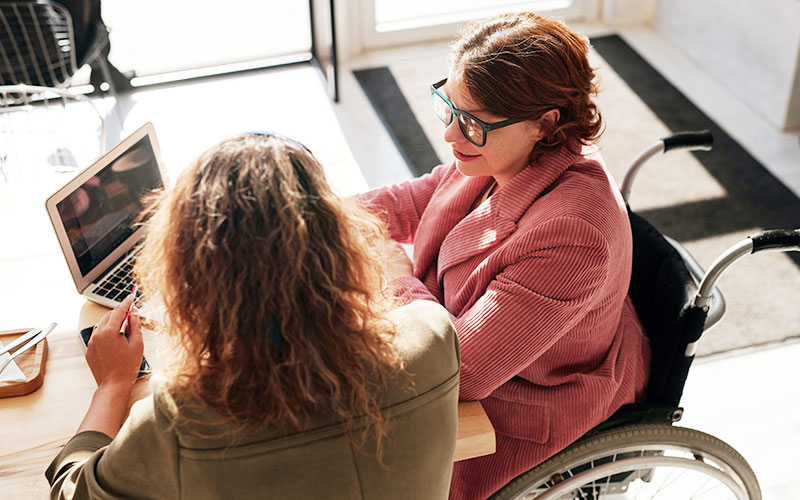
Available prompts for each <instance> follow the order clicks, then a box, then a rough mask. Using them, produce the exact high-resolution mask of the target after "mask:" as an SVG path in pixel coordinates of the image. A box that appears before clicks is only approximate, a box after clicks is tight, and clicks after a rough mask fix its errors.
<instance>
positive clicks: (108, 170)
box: [45, 122, 168, 293]
mask: <svg viewBox="0 0 800 500" xmlns="http://www.w3.org/2000/svg"><path fill="white" fill-rule="evenodd" d="M167 185H168V183H167V178H166V173H165V170H164V166H163V163H162V161H161V152H160V150H159V147H158V142H157V140H156V135H155V129H154V128H153V124H152V123H149V122H148V123H146V124H145V125H143V126H142V127H141V128H140V129H138V130H137V131H136V132H134V133H133V134H131V135H130V136H128V137H127V138H125V139H124V140H123V141H122V142H120V143H119V144H118V145H116V146H115V147H113V148H112V149H110V150H109V151H108V152H107V153H105V154H104V155H103V156H101V157H100V158H99V159H97V160H96V161H95V162H94V163H93V164H92V165H91V166H89V167H88V168H87V169H86V170H84V171H82V172H81V173H79V174H78V175H77V176H76V177H75V178H74V179H72V180H71V181H70V182H69V183H67V184H66V185H65V186H64V187H62V188H61V189H59V190H58V191H57V192H56V193H55V194H53V195H52V196H51V197H50V198H48V199H47V202H46V203H45V206H46V208H47V214H48V216H49V217H50V222H51V223H52V224H53V229H55V232H56V237H57V238H58V243H59V246H60V247H61V251H62V252H63V253H64V258H65V259H66V261H67V266H69V270H70V273H71V274H72V279H73V281H74V282H75V286H76V287H77V289H78V291H79V292H81V293H83V291H84V290H85V289H86V287H87V286H88V285H89V284H91V283H92V282H93V281H94V280H95V279H96V278H97V277H98V276H100V275H102V274H103V273H105V272H106V271H108V269H109V268H110V267H111V266H112V265H113V264H114V263H115V262H116V261H117V260H119V258H120V257H122V256H123V255H125V253H126V252H128V251H129V250H130V249H131V248H133V247H134V246H135V245H136V243H138V242H139V241H140V240H141V239H142V237H143V236H144V231H143V229H142V228H140V227H137V226H136V225H135V223H136V220H137V218H138V216H139V214H140V213H141V211H142V208H143V206H142V203H141V200H142V197H143V196H144V195H145V194H146V193H148V192H150V191H151V190H153V189H157V188H159V187H162V186H167Z"/></svg>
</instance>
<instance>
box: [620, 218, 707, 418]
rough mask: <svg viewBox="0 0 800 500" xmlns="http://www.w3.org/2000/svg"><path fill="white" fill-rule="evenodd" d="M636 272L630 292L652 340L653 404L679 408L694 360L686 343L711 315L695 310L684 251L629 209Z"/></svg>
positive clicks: (650, 390) (650, 393)
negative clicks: (686, 352)
mask: <svg viewBox="0 0 800 500" xmlns="http://www.w3.org/2000/svg"><path fill="white" fill-rule="evenodd" d="M628 215H629V218H630V222H631V230H632V232H633V270H632V273H631V283H630V288H629V290H628V294H629V295H630V297H631V300H632V301H633V304H634V307H635V308H636V311H637V313H638V314H639V318H640V320H641V322H642V326H643V327H644V330H645V332H646V333H647V336H648V338H649V340H650V349H651V351H652V362H651V368H650V381H649V383H648V387H647V402H648V403H654V404H667V405H674V406H677V405H678V403H679V402H680V397H681V394H682V393H683V385H684V383H685V381H686V375H687V373H688V371H689V367H690V366H691V362H692V358H691V357H688V358H687V357H686V356H685V351H686V345H687V344H688V343H689V342H693V341H694V340H696V339H697V338H699V337H700V335H701V334H702V331H703V323H704V322H705V312H704V311H702V310H700V309H697V308H695V307H694V306H692V300H693V297H694V294H695V292H696V290H697V287H696V285H695V282H694V280H693V279H692V277H691V274H690V273H689V271H688V269H687V268H686V265H685V264H684V262H683V259H681V257H680V255H679V254H678V252H677V251H676V250H675V249H674V248H673V247H672V245H671V244H670V243H669V242H668V241H667V240H666V239H664V237H663V236H662V235H661V233H660V232H659V231H658V230H657V229H655V228H654V227H653V226H652V225H651V224H650V223H649V222H647V221H646V220H645V219H643V218H642V217H640V216H639V215H637V214H635V213H633V212H631V211H630V210H629V211H628Z"/></svg>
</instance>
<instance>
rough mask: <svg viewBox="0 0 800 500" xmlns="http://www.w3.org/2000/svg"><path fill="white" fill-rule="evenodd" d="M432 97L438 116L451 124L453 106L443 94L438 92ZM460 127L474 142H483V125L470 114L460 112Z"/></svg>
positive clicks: (445, 122) (478, 143) (477, 143)
mask: <svg viewBox="0 0 800 500" xmlns="http://www.w3.org/2000/svg"><path fill="white" fill-rule="evenodd" d="M431 97H432V100H433V110H434V112H435V113H436V116H438V117H439V119H440V120H442V122H444V124H445V125H450V123H451V122H452V121H453V108H451V107H450V104H449V103H448V102H447V101H445V100H444V99H442V96H440V95H439V94H437V93H436V92H434V93H433V94H431ZM458 127H459V128H460V129H461V132H462V133H463V134H464V136H465V137H466V138H467V139H469V140H470V142H472V143H473V144H476V145H480V144H482V143H483V127H481V125H480V124H479V123H478V122H476V121H475V120H473V119H472V118H470V117H469V116H467V115H465V114H463V113H459V114H458Z"/></svg>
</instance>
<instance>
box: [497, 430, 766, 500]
mask: <svg viewBox="0 0 800 500" xmlns="http://www.w3.org/2000/svg"><path fill="white" fill-rule="evenodd" d="M491 498H492V499H493V500H523V499H524V500H528V499H534V498H535V499H537V500H553V499H559V500H564V499H570V500H572V499H586V500H598V499H606V500H628V499H639V498H647V499H657V498H659V499H678V500H680V499H689V498H700V499H708V500H712V499H713V500H717V499H719V500H721V499H728V498H730V499H737V500H746V499H747V500H760V499H761V489H760V488H759V486H758V480H757V479H756V476H755V474H753V471H752V469H751V468H750V466H749V465H748V464H747V462H746V461H745V460H744V458H742V456H741V455H739V453H738V452H736V450H734V449H733V448H731V447H730V446H728V445H727V444H726V443H724V442H723V441H721V440H720V439H717V438H715V437H714V436H711V435H709V434H705V433H703V432H700V431H696V430H694V429H686V428H682V427H672V426H669V425H664V424H638V425H628V426H623V427H618V428H616V429H610V430H608V431H604V432H601V433H599V434H596V435H593V436H589V437H586V438H583V439H581V440H579V441H577V442H576V443H574V444H573V445H571V446H570V447H568V448H566V449H565V450H563V451H561V452H560V453H558V454H556V455H554V456H553V457H551V458H550V459H548V460H546V461H545V462H543V463H541V464H539V465H538V466H536V467H534V468H533V469H531V470H529V471H528V472H525V473H523V474H521V475H519V476H517V477H516V478H515V479H513V480H512V481H511V482H510V483H508V484H507V485H506V486H505V487H503V488H502V489H501V490H500V491H498V492H497V493H495V494H494V495H493V496H492V497H491Z"/></svg>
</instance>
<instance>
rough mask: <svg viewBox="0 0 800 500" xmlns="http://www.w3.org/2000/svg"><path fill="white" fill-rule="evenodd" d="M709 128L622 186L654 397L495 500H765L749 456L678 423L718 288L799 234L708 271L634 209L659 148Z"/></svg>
mask: <svg viewBox="0 0 800 500" xmlns="http://www.w3.org/2000/svg"><path fill="white" fill-rule="evenodd" d="M712 144H713V137H712V136H711V133H710V132H708V131H701V132H680V133H677V134H673V135H670V136H668V137H665V138H663V139H661V140H660V141H657V142H655V143H654V144H652V145H651V146H650V147H648V148H647V149H646V150H644V151H643V152H642V153H640V154H639V156H638V157H637V158H636V159H635V160H634V161H633V163H632V164H631V165H630V167H629V168H628V170H627V172H626V174H625V177H624V179H623V182H622V185H621V188H620V190H621V192H622V195H623V198H624V199H625V203H626V205H627V206H628V215H629V218H630V222H631V229H632V232H633V269H632V275H631V283H630V288H629V295H630V297H631V299H632V301H633V304H634V307H635V308H636V310H637V312H638V314H639V317H640V319H641V321H642V326H643V327H644V330H645V332H646V334H647V336H648V337H649V340H650V347H651V351H652V364H651V371H650V380H649V382H648V387H647V397H646V401H644V402H642V403H637V404H631V405H626V406H623V407H622V408H620V409H619V410H618V411H617V412H616V413H614V414H613V415H612V416H611V417H610V418H609V419H608V420H606V421H605V422H603V423H601V424H600V425H598V426H596V427H595V428H594V429H592V430H590V431H589V432H588V433H586V434H585V435H584V436H583V437H581V438H580V439H578V440H577V441H576V442H574V443H573V444H571V445H570V446H568V447H567V448H565V449H564V450H562V451H560V452H559V453H557V454H555V455H554V456H552V457H551V458H549V459H548V460H546V461H544V462H542V463H541V464H539V465H537V466H536V467H534V468H532V469H530V470H529V471H527V472H524V473H522V474H520V475H519V476H517V477H516V478H514V479H513V480H511V482H509V483H508V484H507V485H505V486H504V487H503V488H501V489H500V490H499V491H497V492H496V493H494V494H493V495H492V496H491V498H492V499H493V500H523V499H536V500H553V499H562V500H563V499H586V500H598V499H601V498H602V499H607V500H612V499H618V500H623V499H632V498H647V499H655V498H664V499H684V498H698V497H699V498H710V499H723V498H735V499H738V500H746V499H747V500H760V499H761V490H760V487H759V485H758V480H757V478H756V476H755V474H754V473H753V471H752V469H751V468H750V466H749V465H748V463H747V462H746V461H745V459H744V458H743V457H742V456H741V455H740V454H739V453H738V452H737V451H736V450H734V449H733V448H732V447H730V446H729V445H728V444H726V443H725V442H723V441H722V440H720V439H718V438H716V437H714V436H711V435H709V434H706V433H703V432H700V431H697V430H694V429H689V428H683V427H677V426H674V425H673V424H674V423H676V422H678V421H679V420H680V419H681V416H682V414H683V408H681V407H680V406H679V403H680V399H681V395H682V393H683V386H684V384H685V382H686V377H687V375H688V372H689V368H690V366H691V364H692V360H693V359H694V353H695V347H696V345H697V342H698V340H699V339H700V337H701V335H702V334H703V332H704V331H706V330H708V329H709V328H711V327H712V326H714V324H716V323H717V322H718V321H719V320H720V319H721V318H722V315H723V314H724V312H725V301H724V298H723V297H722V294H721V293H720V292H719V290H717V289H716V287H715V284H716V282H717V280H718V279H719V277H720V275H721V274H722V273H723V272H724V271H725V269H726V268H728V266H730V265H731V264H732V263H733V262H734V261H736V260H737V259H739V258H741V257H743V256H744V255H747V254H751V253H756V252H761V251H766V250H778V251H791V250H795V251H800V229H795V230H769V231H763V232H760V233H757V234H753V235H750V236H749V237H748V238H746V239H744V240H742V241H740V242H738V243H737V244H735V245H733V246H731V247H730V248H729V249H728V250H726V251H725V252H723V253H722V254H721V255H720V256H719V257H718V258H717V259H716V260H715V261H714V262H713V263H712V264H711V266H710V267H709V269H708V271H707V272H703V270H702V268H701V267H700V266H699V265H698V264H697V262H696V261H695V259H694V258H693V257H692V256H691V254H690V253H689V252H688V251H687V250H686V249H685V248H684V247H683V246H681V245H680V244H679V243H677V242H676V241H674V240H672V239H670V238H669V237H667V236H664V235H662V234H661V233H660V232H659V231H658V230H657V229H655V228H654V227H653V226H652V225H651V224H650V223H648V222H647V221H646V220H645V219H644V218H642V217H641V216H639V215H637V214H636V213H634V212H633V211H631V209H630V205H629V204H628V198H629V195H630V189H631V185H632V183H633V179H634V178H635V176H636V173H637V172H638V171H639V169H640V167H641V166H642V165H643V164H644V163H645V162H646V161H647V160H648V159H650V158H652V157H653V156H655V155H656V154H658V153H661V152H667V151H670V150H674V149H689V150H710V149H711V146H712Z"/></svg>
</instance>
